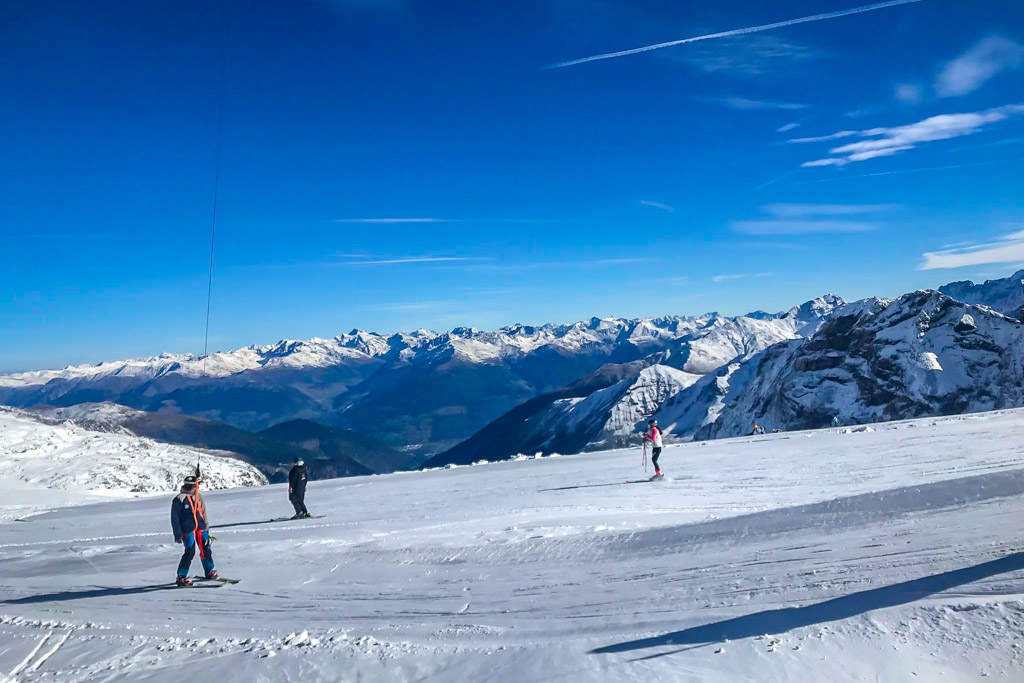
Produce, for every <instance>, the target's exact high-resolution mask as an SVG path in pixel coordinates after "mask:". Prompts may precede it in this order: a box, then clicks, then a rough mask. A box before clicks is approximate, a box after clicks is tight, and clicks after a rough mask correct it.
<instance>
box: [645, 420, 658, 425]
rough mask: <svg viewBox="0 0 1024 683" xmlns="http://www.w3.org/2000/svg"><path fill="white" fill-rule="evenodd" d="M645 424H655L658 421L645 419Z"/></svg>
mask: <svg viewBox="0 0 1024 683" xmlns="http://www.w3.org/2000/svg"><path fill="white" fill-rule="evenodd" d="M647 424H649V425H657V424H658V421H657V420H654V419H651V420H648V421H647Z"/></svg>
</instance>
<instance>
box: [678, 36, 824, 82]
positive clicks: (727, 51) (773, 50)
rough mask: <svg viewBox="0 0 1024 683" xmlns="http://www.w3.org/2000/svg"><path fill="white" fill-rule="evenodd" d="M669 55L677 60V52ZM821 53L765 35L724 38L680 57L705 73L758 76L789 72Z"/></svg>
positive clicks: (816, 57)
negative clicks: (774, 72)
mask: <svg viewBox="0 0 1024 683" xmlns="http://www.w3.org/2000/svg"><path fill="white" fill-rule="evenodd" d="M669 54H670V55H671V57H670V58H672V59H674V60H676V61H678V60H679V57H676V53H674V52H672V53H669ZM821 56H822V53H821V52H820V51H819V50H815V49H812V48H810V47H808V46H806V45H800V44H797V43H792V42H788V41H785V40H782V39H781V38H779V37H777V36H770V35H764V36H754V37H747V36H737V37H735V38H731V39H730V38H723V39H722V40H719V41H715V42H714V43H708V44H707V45H706V46H704V47H700V48H698V49H696V50H695V51H692V52H691V51H687V53H686V55H685V56H682V60H683V61H685V62H686V63H687V64H690V65H692V66H694V67H696V68H697V69H699V70H701V71H703V72H704V73H709V74H717V73H728V74H732V75H738V76H761V75H764V74H766V73H770V72H772V71H781V70H785V71H787V72H789V71H790V70H792V69H793V68H794V67H796V66H797V65H799V64H801V63H806V62H809V61H811V60H814V59H818V58H820V57H821Z"/></svg>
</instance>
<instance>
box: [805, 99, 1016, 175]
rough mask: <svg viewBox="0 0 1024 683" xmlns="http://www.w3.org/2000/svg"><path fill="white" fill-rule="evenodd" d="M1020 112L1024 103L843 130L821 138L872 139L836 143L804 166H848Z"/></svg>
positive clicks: (955, 135) (966, 132) (963, 132)
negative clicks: (886, 125)
mask: <svg viewBox="0 0 1024 683" xmlns="http://www.w3.org/2000/svg"><path fill="white" fill-rule="evenodd" d="M1021 113H1024V104H1009V105H1006V106H1002V107H996V108H994V109H988V110H985V111H980V112H970V113H963V114H940V115H938V116H931V117H929V118H927V119H924V120H922V121H918V122H917V123H911V124H909V125H906V126H897V127H895V128H871V129H869V130H862V131H855V132H852V131H840V133H835V134H833V135H832V136H823V137H822V138H821V139H830V138H834V137H850V134H851V132H852V133H853V135H856V136H858V137H861V138H870V139H866V140H861V141H858V142H851V143H849V144H846V145H842V146H840V147H834V148H833V149H830V150H829V153H830V154H833V155H835V156H831V157H828V158H823V159H815V160H813V161H806V162H804V163H803V166H805V167H814V166H846V165H847V164H850V163H853V162H856V161H867V160H868V159H876V158H878V157H887V156H892V155H894V154H899V153H901V152H906V151H908V150H911V149H914V148H916V147H917V146H918V145H920V144H923V143H926V142H935V141H937V140H948V139H951V138H958V137H963V136H964V135H972V134H974V133H977V132H979V131H981V130H983V129H984V128H985V127H986V126H989V125H991V124H993V123H998V122H999V121H1004V120H1006V119H1008V118H1010V117H1011V116H1015V115H1017V114H1021ZM802 141H805V142H815V140H814V139H813V138H804V139H803V140H802Z"/></svg>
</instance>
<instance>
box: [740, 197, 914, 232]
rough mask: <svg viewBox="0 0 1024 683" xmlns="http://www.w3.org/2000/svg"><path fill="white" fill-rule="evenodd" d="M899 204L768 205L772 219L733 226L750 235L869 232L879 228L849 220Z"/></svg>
mask: <svg viewBox="0 0 1024 683" xmlns="http://www.w3.org/2000/svg"><path fill="white" fill-rule="evenodd" d="M898 208H899V206H897V205H895V204H766V205H765V206H762V207H761V210H762V211H763V212H764V213H766V214H768V215H769V216H770V218H757V219H753V220H739V221H733V222H732V228H733V230H736V231H737V232H742V233H745V234H747V235H809V234H813V233H828V232H867V231H869V230H874V229H876V228H877V227H878V225H877V224H875V223H873V222H868V221H865V220H850V219H849V218H847V217H848V216H868V215H871V214H878V213H882V212H885V211H890V210H894V209H898Z"/></svg>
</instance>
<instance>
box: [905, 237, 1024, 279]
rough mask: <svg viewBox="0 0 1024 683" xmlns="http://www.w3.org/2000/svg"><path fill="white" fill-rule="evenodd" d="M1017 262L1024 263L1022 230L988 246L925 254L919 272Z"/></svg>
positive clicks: (977, 245) (981, 245)
mask: <svg viewBox="0 0 1024 683" xmlns="http://www.w3.org/2000/svg"><path fill="white" fill-rule="evenodd" d="M1017 261H1024V230H1021V231H1018V232H1012V233H1010V234H1008V235H1004V236H1003V237H1002V238H1001V239H999V240H997V241H996V242H990V243H988V244H976V245H972V246H969V247H961V248H957V249H944V250H942V251H930V252H926V253H925V254H924V262H923V263H922V264H921V270H936V269H940V268H962V267H964V266H979V265H983V264H986V263H1014V262H1017Z"/></svg>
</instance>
